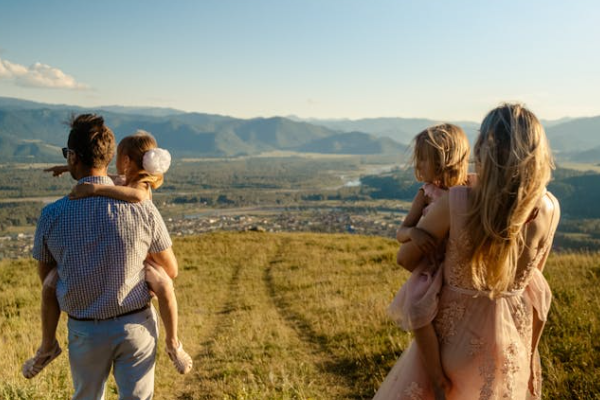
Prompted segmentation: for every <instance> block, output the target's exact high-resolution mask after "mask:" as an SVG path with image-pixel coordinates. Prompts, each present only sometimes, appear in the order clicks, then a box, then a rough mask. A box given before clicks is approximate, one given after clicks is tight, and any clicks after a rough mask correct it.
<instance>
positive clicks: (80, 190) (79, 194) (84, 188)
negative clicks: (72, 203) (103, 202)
mask: <svg viewBox="0 0 600 400" xmlns="http://www.w3.org/2000/svg"><path fill="white" fill-rule="evenodd" d="M94 191H95V187H94V185H93V184H91V183H81V184H79V185H75V186H73V189H71V193H69V199H71V200H77V199H83V198H85V197H91V196H93V195H94V194H95V193H94Z"/></svg>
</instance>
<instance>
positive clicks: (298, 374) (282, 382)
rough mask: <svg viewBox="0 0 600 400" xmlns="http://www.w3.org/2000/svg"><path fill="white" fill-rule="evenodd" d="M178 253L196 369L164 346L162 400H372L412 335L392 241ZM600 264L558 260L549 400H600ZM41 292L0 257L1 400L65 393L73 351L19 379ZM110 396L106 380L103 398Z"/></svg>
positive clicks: (210, 242)
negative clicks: (179, 362)
mask: <svg viewBox="0 0 600 400" xmlns="http://www.w3.org/2000/svg"><path fill="white" fill-rule="evenodd" d="M174 248H175V250H176V253H177V255H178V259H179V262H180V277H179V278H178V280H177V282H176V288H177V294H178V299H179V303H180V323H181V337H182V340H183V342H184V344H185V346H186V348H187V350H188V351H189V352H190V353H191V354H192V355H193V358H194V362H195V369H194V370H193V371H192V372H191V373H190V374H189V375H186V376H180V375H178V374H177V373H176V372H175V370H174V368H173V367H172V366H171V365H170V363H169V360H168V358H167V357H166V354H165V353H164V346H163V345H162V343H161V345H160V348H159V354H158V363H157V370H156V396H155V398H156V399H159V400H162V399H167V400H168V399H178V400H191V399H223V400H224V399H240V400H241V399H260V400H262V399H265V400H266V399H370V398H371V397H372V396H373V394H374V392H375V390H376V388H377V386H378V385H379V383H380V382H381V381H382V380H383V378H384V377H385V375H386V373H387V371H388V370H389V369H390V368H391V366H392V365H393V363H394V361H395V360H396V358H397V357H398V356H399V355H400V354H401V352H402V350H403V349H404V348H405V347H406V345H407V344H408V342H409V340H410V335H409V334H407V333H404V332H402V331H400V330H399V329H398V328H396V327H395V326H394V325H393V324H392V323H391V322H390V321H389V319H388V318H387V316H386V312H385V309H386V307H387V305H388V303H389V301H390V300H391V298H392V297H393V294H394V292H395V291H396V289H397V288H398V287H399V286H400V285H401V283H402V282H403V281H404V280H405V279H406V278H407V276H408V275H407V273H406V272H403V271H401V270H400V269H399V268H398V267H396V266H395V265H394V255H395V251H396V248H397V246H396V244H395V242H393V241H391V240H387V239H384V238H378V237H364V236H362V237H361V236H351V235H324V234H268V233H217V234H210V235H203V236H200V237H187V238H182V239H178V240H177V241H176V242H175V244H174ZM599 265H600V255H598V254H557V255H552V256H551V257H550V260H549V262H548V265H547V267H546V271H545V274H546V276H547V277H548V280H549V282H550V286H551V287H552V289H553V292H554V296H555V297H554V301H553V305H552V309H551V313H550V321H549V323H548V325H547V328H546V331H545V334H544V336H543V339H542V343H541V345H540V350H541V354H542V362H543V365H544V377H545V383H544V385H545V386H544V398H545V399H600V353H599V350H600V340H598V337H600V321H599V320H598V315H599V313H598V310H599V309H600V266H599ZM39 287H40V285H39V283H38V282H37V277H36V273H35V263H34V261H33V260H20V261H7V260H4V261H1V262H0V399H3V400H15V399H36V400H37V399H57V400H62V399H69V398H70V397H69V396H70V393H71V383H70V374H69V369H68V360H67V357H66V355H62V356H60V357H59V358H58V359H57V360H56V361H54V362H53V363H52V364H51V365H50V366H49V367H47V369H46V370H44V371H43V372H42V373H41V374H40V376H38V377H36V378H35V379H33V380H31V381H27V380H25V379H24V378H23V377H22V376H21V374H20V367H21V363H22V362H23V360H25V359H26V358H28V357H29V356H30V355H31V354H33V352H34V351H35V349H36V347H37V344H38V341H39V339H40V333H39V327H38V326H39V305H38V301H39ZM65 325H66V324H65V321H64V319H63V320H62V321H61V324H60V326H59V330H60V338H59V340H60V342H61V344H62V345H63V347H66V332H65ZM116 398H117V395H116V390H115V386H114V383H113V381H112V380H111V381H110V382H109V385H108V389H107V396H106V399H107V400H114V399H116Z"/></svg>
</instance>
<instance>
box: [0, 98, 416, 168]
mask: <svg viewBox="0 0 600 400" xmlns="http://www.w3.org/2000/svg"><path fill="white" fill-rule="evenodd" d="M83 112H95V113H98V114H101V115H102V116H103V117H104V119H105V121H106V124H107V125H108V126H110V127H111V129H113V131H114V132H115V135H116V137H117V140H119V139H121V138H122V137H123V136H126V135H129V134H132V133H133V132H135V131H137V130H138V129H144V130H146V131H149V132H151V133H152V134H153V135H154V136H155V137H156V139H157V141H158V143H159V144H160V146H161V147H165V148H167V149H169V150H170V151H171V152H172V153H173V154H174V155H175V156H176V157H236V156H244V155H257V154H260V153H262V152H269V151H275V150H286V151H296V152H307V151H310V152H316V153H325V154H390V153H401V152H404V151H405V149H406V146H404V145H402V144H399V143H396V142H394V141H390V140H389V139H386V138H378V137H376V136H374V135H370V134H367V133H361V135H357V134H356V133H352V134H346V133H343V132H340V131H337V130H333V129H329V128H326V127H323V126H317V125H313V124H309V123H306V122H297V121H292V120H289V119H287V118H282V117H272V118H254V119H238V118H233V117H227V116H221V115H211V114H200V113H184V112H182V111H179V110H175V109H155V108H143V107H142V108H139V107H120V106H110V107H105V108H84V107H77V106H66V105H47V104H42V103H35V102H30V101H26V100H20V99H10V98H5V97H0V154H1V155H3V156H4V157H3V159H4V161H32V160H34V161H37V162H46V161H59V160H60V158H61V156H60V151H58V149H59V148H60V147H63V146H64V144H65V142H66V138H67V132H68V127H67V125H66V121H68V119H69V117H70V116H71V115H72V114H79V113H83ZM330 137H331V138H332V141H334V142H335V144H332V142H327V141H326V140H325V139H326V138H330ZM324 140H325V141H324ZM367 144H368V145H367Z"/></svg>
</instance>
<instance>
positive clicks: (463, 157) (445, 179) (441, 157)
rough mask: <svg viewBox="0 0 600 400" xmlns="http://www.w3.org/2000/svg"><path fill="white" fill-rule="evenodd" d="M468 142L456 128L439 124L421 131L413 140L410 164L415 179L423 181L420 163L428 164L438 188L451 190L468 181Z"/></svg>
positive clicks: (460, 129) (460, 130)
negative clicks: (436, 179) (438, 185)
mask: <svg viewBox="0 0 600 400" xmlns="http://www.w3.org/2000/svg"><path fill="white" fill-rule="evenodd" d="M470 151H471V149H470V146H469V140H468V139H467V135H466V134H465V132H464V131H463V130H462V128H460V127H459V126H456V125H453V124H438V125H434V126H430V127H429V128H427V129H425V130H424V131H422V132H420V133H419V134H418V135H417V136H416V137H415V139H414V152H413V157H412V162H413V164H414V169H415V177H416V178H417V180H419V181H423V179H424V178H423V176H422V175H421V171H420V169H419V166H418V164H419V161H421V162H425V163H429V166H430V169H431V170H432V171H433V172H434V174H435V176H436V177H437V178H438V179H439V182H438V183H439V184H440V186H442V187H444V188H451V187H452V186H456V185H464V184H465V183H466V182H467V172H468V168H469V152H470Z"/></svg>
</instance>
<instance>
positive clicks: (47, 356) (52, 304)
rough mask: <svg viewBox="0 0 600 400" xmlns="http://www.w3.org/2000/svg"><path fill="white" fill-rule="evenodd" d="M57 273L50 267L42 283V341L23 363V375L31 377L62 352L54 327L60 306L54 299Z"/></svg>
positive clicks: (58, 316)
mask: <svg viewBox="0 0 600 400" xmlns="http://www.w3.org/2000/svg"><path fill="white" fill-rule="evenodd" d="M57 281H58V273H57V271H56V268H54V269H52V270H51V271H50V272H49V273H48V275H47V276H46V279H44V283H43V285H42V304H41V306H42V307H41V310H42V312H41V314H42V343H41V345H40V347H39V349H38V350H37V352H36V353H35V355H34V356H33V357H32V358H30V359H29V360H27V361H25V363H24V364H23V369H22V372H23V376H25V378H27V379H31V378H33V377H34V376H36V375H37V374H38V373H40V371H41V370H42V369H43V368H44V367H45V366H46V365H48V364H49V363H50V362H51V361H52V360H54V359H55V358H56V357H58V356H59V355H60V353H61V352H62V350H61V348H60V346H59V345H58V342H57V341H56V327H57V326H58V320H59V319H60V307H59V305H58V300H57V299H56V282H57Z"/></svg>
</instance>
